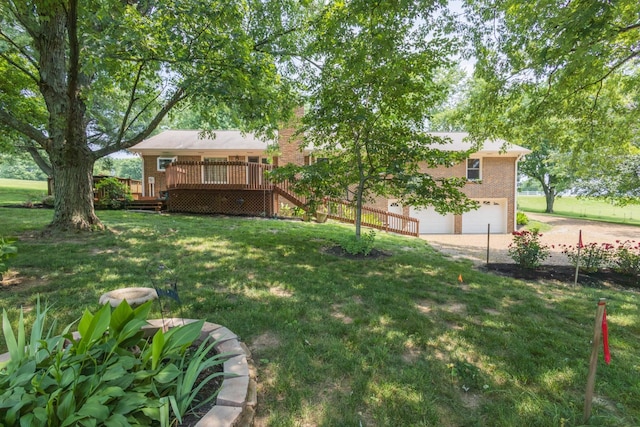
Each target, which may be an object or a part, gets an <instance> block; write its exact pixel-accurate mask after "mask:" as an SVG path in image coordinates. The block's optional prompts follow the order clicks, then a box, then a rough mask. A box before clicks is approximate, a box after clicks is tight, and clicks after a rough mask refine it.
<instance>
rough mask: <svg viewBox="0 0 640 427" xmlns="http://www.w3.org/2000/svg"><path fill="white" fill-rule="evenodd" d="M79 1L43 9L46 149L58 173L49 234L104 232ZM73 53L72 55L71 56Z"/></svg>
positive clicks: (41, 60) (41, 62) (39, 36)
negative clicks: (96, 195) (96, 202)
mask: <svg viewBox="0 0 640 427" xmlns="http://www.w3.org/2000/svg"><path fill="white" fill-rule="evenodd" d="M77 8H78V2H77V0H71V1H70V2H69V3H68V7H65V6H64V4H62V3H52V4H51V6H50V7H49V8H43V9H42V10H43V12H42V14H43V17H44V18H43V19H42V20H41V21H42V22H41V24H40V31H39V34H37V36H36V37H35V39H34V40H35V43H36V45H37V46H38V51H39V52H40V56H39V58H38V65H39V71H40V79H41V80H40V82H39V85H40V92H41V93H42V95H43V97H44V100H45V103H46V104H47V110H48V111H49V125H48V136H49V140H48V142H47V144H45V149H46V151H47V154H49V160H50V162H51V169H52V172H53V174H52V175H53V194H54V198H55V199H54V214H53V220H52V221H51V223H50V224H49V229H53V230H56V231H68V230H83V231H90V230H96V229H102V228H104V226H103V225H102V223H101V222H100V220H99V219H98V217H97V216H96V214H95V212H94V209H93V163H94V161H95V158H94V155H93V153H92V152H91V150H90V148H89V145H88V144H87V135H86V130H87V120H86V119H85V110H86V108H85V105H84V101H83V99H82V86H83V84H82V80H83V76H82V75H81V74H80V65H79V52H80V45H79V43H78V37H77ZM67 53H68V55H67Z"/></svg>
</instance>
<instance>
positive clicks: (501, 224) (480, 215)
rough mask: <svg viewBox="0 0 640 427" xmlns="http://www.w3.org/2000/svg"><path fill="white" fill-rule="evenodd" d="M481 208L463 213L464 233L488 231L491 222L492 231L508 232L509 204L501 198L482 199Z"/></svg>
mask: <svg viewBox="0 0 640 427" xmlns="http://www.w3.org/2000/svg"><path fill="white" fill-rule="evenodd" d="M479 202H480V208H479V209H478V210H475V211H470V212H465V213H463V214H462V234H478V233H486V232H487V224H491V233H492V234H493V233H506V232H507V204H506V202H504V201H501V200H480V201H479Z"/></svg>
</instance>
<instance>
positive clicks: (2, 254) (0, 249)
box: [0, 237, 18, 280]
mask: <svg viewBox="0 0 640 427" xmlns="http://www.w3.org/2000/svg"><path fill="white" fill-rule="evenodd" d="M14 242H16V239H5V238H3V237H0V280H2V273H4V272H6V271H7V270H9V266H8V265H7V264H6V263H5V261H6V260H7V259H9V258H11V257H14V256H16V254H17V253H18V248H16V247H15V246H13V243H14Z"/></svg>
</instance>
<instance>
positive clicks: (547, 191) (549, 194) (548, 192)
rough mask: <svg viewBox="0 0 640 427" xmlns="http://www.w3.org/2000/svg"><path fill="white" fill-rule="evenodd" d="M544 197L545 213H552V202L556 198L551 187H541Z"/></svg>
mask: <svg viewBox="0 0 640 427" xmlns="http://www.w3.org/2000/svg"><path fill="white" fill-rule="evenodd" d="M543 190H544V198H545V200H546V202H547V208H546V209H545V212H546V213H553V202H555V200H556V192H555V191H554V189H553V188H548V187H543Z"/></svg>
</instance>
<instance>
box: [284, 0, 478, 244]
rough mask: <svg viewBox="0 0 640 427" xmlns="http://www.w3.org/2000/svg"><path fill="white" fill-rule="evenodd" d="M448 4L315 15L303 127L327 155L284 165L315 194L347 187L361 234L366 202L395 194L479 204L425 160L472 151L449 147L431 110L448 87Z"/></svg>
mask: <svg viewBox="0 0 640 427" xmlns="http://www.w3.org/2000/svg"><path fill="white" fill-rule="evenodd" d="M447 12H448V11H447V9H446V7H445V3H441V2H435V1H411V2H408V1H402V2H396V1H379V2H376V3H375V5H372V4H371V3H370V2H368V1H364V0H357V1H352V2H348V3H342V2H336V3H333V4H332V5H331V6H329V7H327V8H326V9H325V10H324V13H323V14H322V16H321V17H320V18H319V19H318V20H317V21H316V22H315V24H316V25H315V26H314V28H313V30H314V31H315V40H314V42H313V43H312V44H311V45H310V46H309V50H308V53H307V57H308V58H310V62H311V63H313V64H315V65H316V66H315V68H313V69H310V70H308V73H307V74H306V75H305V77H306V78H307V80H306V82H307V85H308V86H307V92H308V94H309V96H308V98H307V102H308V104H307V108H306V111H305V115H304V118H303V126H302V130H301V133H302V134H303V135H304V144H305V145H306V146H309V147H313V148H314V150H315V151H316V156H318V157H321V158H322V162H321V163H316V164H312V165H309V166H305V167H301V168H295V167H291V168H289V169H288V170H283V171H280V172H281V173H286V175H287V177H288V178H289V179H293V180H295V179H296V177H297V182H298V184H299V185H300V186H302V187H304V188H305V189H307V190H308V189H314V190H315V192H316V193H321V194H316V196H318V197H319V196H322V195H335V194H342V195H344V194H345V193H349V194H350V195H351V196H350V197H353V200H354V201H355V204H356V207H357V209H356V236H359V235H360V216H361V215H360V213H361V207H362V204H363V203H364V202H366V201H367V200H368V199H369V198H371V197H373V196H377V195H387V196H388V195H391V196H395V197H397V198H398V199H400V200H401V201H403V202H405V203H408V204H411V205H414V206H425V205H434V206H435V207H436V209H437V210H438V211H440V212H445V211H453V212H462V211H464V210H468V209H469V208H471V207H472V206H474V203H473V202H472V201H470V200H469V199H467V198H466V196H465V195H464V194H463V193H462V192H461V191H460V187H461V186H462V185H464V183H465V180H464V179H462V178H450V179H445V178H434V177H433V176H432V175H430V174H428V173H426V170H422V169H421V167H422V166H424V165H426V166H427V167H436V166H439V165H445V166H446V165H453V164H455V163H456V162H459V161H460V160H461V159H462V158H463V157H464V156H466V153H454V152H450V151H445V150H442V149H441V148H442V147H441V146H440V144H446V143H447V141H446V140H444V139H441V138H438V137H435V136H433V135H430V134H428V133H427V132H426V131H427V126H428V119H429V117H430V115H431V114H432V113H433V112H434V111H435V109H436V108H437V107H439V106H440V105H442V104H443V103H444V102H445V101H446V100H447V97H448V95H449V89H450V84H449V79H447V78H446V76H447V75H448V71H449V69H450V68H452V67H453V65H454V64H453V56H454V54H455V53H456V51H457V48H458V41H457V39H456V37H455V36H454V35H453V34H452V31H453V25H452V21H451V19H450V17H449V16H447Z"/></svg>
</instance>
